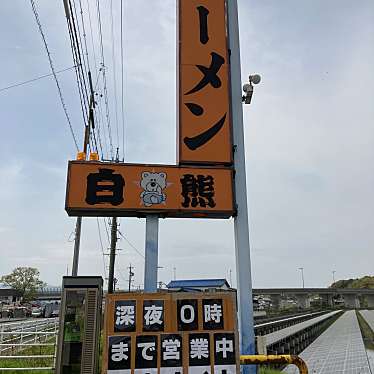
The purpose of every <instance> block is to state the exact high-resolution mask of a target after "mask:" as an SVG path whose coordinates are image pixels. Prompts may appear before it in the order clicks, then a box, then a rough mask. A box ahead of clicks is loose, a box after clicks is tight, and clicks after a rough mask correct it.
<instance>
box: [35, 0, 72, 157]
mask: <svg viewBox="0 0 374 374" xmlns="http://www.w3.org/2000/svg"><path fill="white" fill-rule="evenodd" d="M30 3H31V8H32V11H33V13H34V16H35V20H36V23H37V25H38V28H39V32H40V35H41V37H42V39H43V43H44V47H45V50H46V52H47V56H48V61H49V65H50V67H51V70H52V75H53V78H54V79H55V82H56V86H57V90H58V94H59V97H60V101H61V105H62V108H63V110H64V113H65V117H66V120H67V122H68V124H69V128H70V133H71V136H72V137H73V140H74V144H75V147H76V149H77V151H79V147H78V142H77V139H76V136H75V134H74V130H73V126H72V124H71V121H70V117H69V114H68V111H67V108H66V105H65V101H64V98H63V96H62V90H61V87H60V83H59V81H58V79H57V74H56V71H55V68H54V65H53V62H52V57H51V53H50V52H49V48H48V44H47V41H46V38H45V35H44V32H43V28H42V25H41V23H40V19H39V15H38V11H37V9H36V5H35V2H34V0H30Z"/></svg>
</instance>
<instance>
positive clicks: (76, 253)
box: [71, 217, 82, 277]
mask: <svg viewBox="0 0 374 374" xmlns="http://www.w3.org/2000/svg"><path fill="white" fill-rule="evenodd" d="M81 231H82V217H77V222H76V224H75V239H74V255H73V266H72V269H71V275H72V276H73V277H76V276H77V275H78V262H79V246H80V243H81Z"/></svg>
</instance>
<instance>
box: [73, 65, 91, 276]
mask: <svg viewBox="0 0 374 374" xmlns="http://www.w3.org/2000/svg"><path fill="white" fill-rule="evenodd" d="M88 81H89V83H90V91H91V96H90V105H89V108H90V110H89V119H88V123H87V124H86V125H85V129H84V143H83V153H84V158H85V160H87V148H88V144H89V142H90V127H92V128H95V122H94V108H95V97H94V90H93V85H92V76H91V72H90V71H89V72H88ZM81 231H82V217H81V216H79V217H77V221H76V224H75V238H74V255H73V267H72V271H71V275H72V276H73V277H76V276H77V275H78V262H79V249H80V243H81Z"/></svg>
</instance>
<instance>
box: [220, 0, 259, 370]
mask: <svg viewBox="0 0 374 374" xmlns="http://www.w3.org/2000/svg"><path fill="white" fill-rule="evenodd" d="M227 3H228V31H229V48H230V51H231V56H230V78H231V110H232V125H233V140H234V145H235V152H234V164H235V195H236V204H237V210H238V212H237V216H236V217H235V218H234V231H235V253H236V273H237V286H238V309H239V330H240V354H242V355H251V354H252V355H253V354H255V336H254V329H253V301H252V276H251V255H250V247H249V226H248V206H247V183H246V169H245V148H244V129H243V107H242V105H243V104H242V79H241V72H240V46H239V24H238V4H237V0H229V1H228V2H227ZM243 372H244V373H255V372H256V367H255V366H252V365H246V366H244V367H243Z"/></svg>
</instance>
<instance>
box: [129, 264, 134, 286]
mask: <svg viewBox="0 0 374 374" xmlns="http://www.w3.org/2000/svg"><path fill="white" fill-rule="evenodd" d="M128 269H129V292H131V283H132V278H133V276H134V275H135V273H134V272H133V270H134V267H133V266H131V264H130V266H129V267H128Z"/></svg>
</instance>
